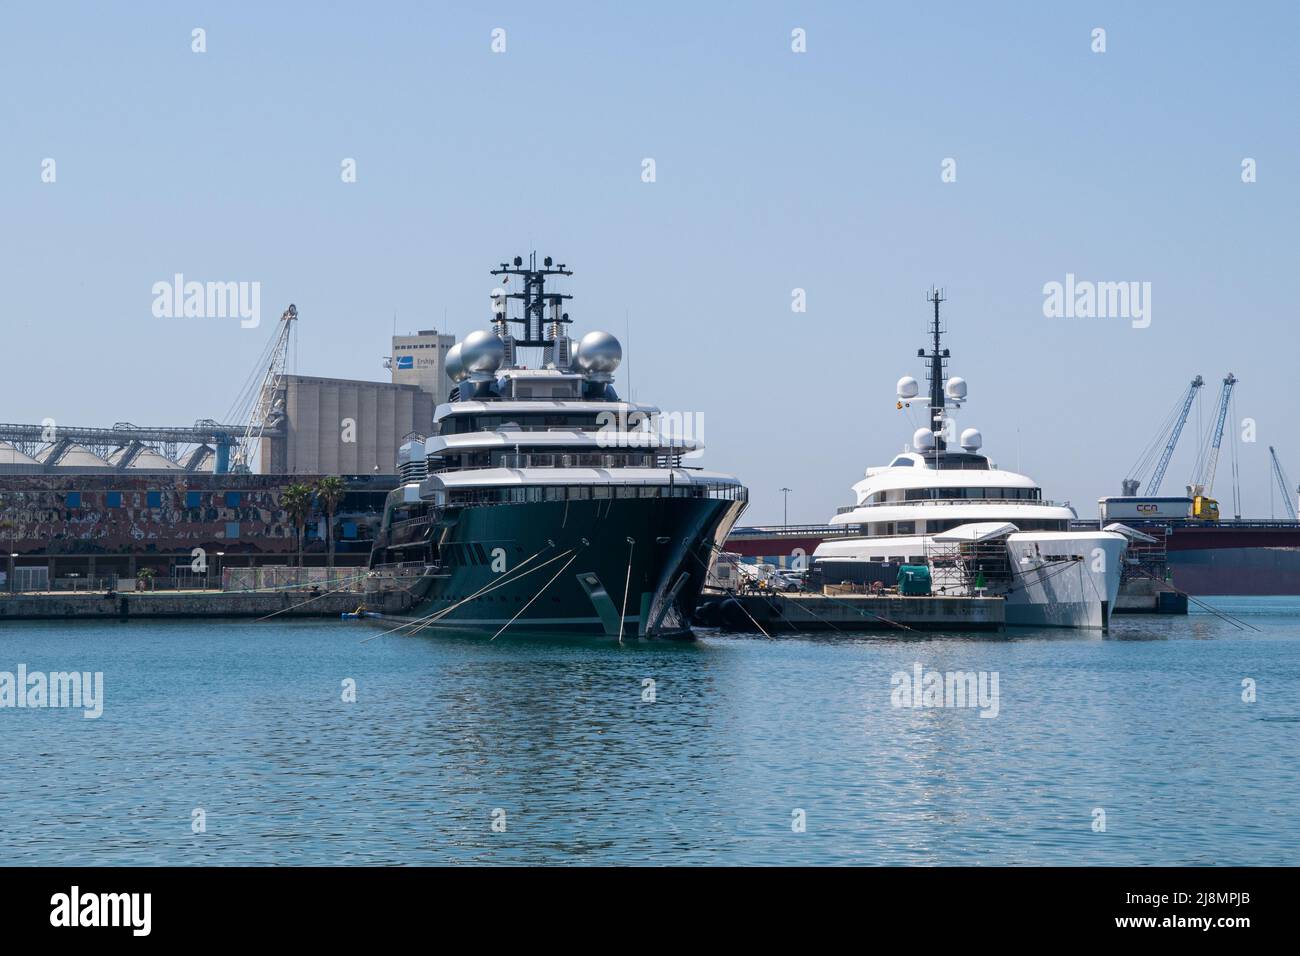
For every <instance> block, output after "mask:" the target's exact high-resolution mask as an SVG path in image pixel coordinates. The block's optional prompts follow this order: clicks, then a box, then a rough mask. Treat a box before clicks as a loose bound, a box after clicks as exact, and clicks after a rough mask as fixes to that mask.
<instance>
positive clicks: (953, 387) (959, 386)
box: [944, 375, 966, 401]
mask: <svg viewBox="0 0 1300 956" xmlns="http://www.w3.org/2000/svg"><path fill="white" fill-rule="evenodd" d="M944 391H945V392H947V393H948V397H949V398H952V399H956V400H957V401H961V400H962V399H963V398H965V397H966V380H965V379H964V378H961V377H960V376H957V375H954V376H953V377H952V378H950V379H948V384H947V385H946V386H945V387H944Z"/></svg>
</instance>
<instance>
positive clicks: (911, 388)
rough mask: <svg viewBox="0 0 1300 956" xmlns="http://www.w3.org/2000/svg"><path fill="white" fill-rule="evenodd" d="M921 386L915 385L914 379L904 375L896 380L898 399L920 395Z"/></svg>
mask: <svg viewBox="0 0 1300 956" xmlns="http://www.w3.org/2000/svg"><path fill="white" fill-rule="evenodd" d="M920 391H921V386H920V385H919V384H917V381H916V379H914V378H912V376H910V375H904V376H903V377H902V378H900V379H899V380H898V397H899V398H916V396H917V395H918V394H919V393H920Z"/></svg>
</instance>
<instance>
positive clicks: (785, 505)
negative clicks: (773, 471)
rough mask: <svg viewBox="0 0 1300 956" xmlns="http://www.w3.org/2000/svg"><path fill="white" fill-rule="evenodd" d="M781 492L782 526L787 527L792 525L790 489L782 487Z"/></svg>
mask: <svg viewBox="0 0 1300 956" xmlns="http://www.w3.org/2000/svg"><path fill="white" fill-rule="evenodd" d="M778 490H779V491H780V492H781V499H782V500H781V528H782V529H785V528H788V527H789V526H790V489H789V488H780V489H778Z"/></svg>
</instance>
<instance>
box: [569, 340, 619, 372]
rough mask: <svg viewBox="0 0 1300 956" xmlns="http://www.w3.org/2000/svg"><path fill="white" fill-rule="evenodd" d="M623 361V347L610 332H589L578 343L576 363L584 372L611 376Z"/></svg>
mask: <svg viewBox="0 0 1300 956" xmlns="http://www.w3.org/2000/svg"><path fill="white" fill-rule="evenodd" d="M621 361H623V346H621V345H619V344H618V339H616V338H614V336H612V335H610V334H609V333H608V332H588V333H587V334H586V335H584V336H583V337H582V341H581V342H579V343H578V351H577V354H576V355H575V356H574V362H575V363H577V366H578V368H580V369H581V370H582V371H584V372H588V373H592V372H594V373H596V374H599V375H609V374H610V373H612V372H613V371H614V369H616V368H618V363H619V362H621Z"/></svg>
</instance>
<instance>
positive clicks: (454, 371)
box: [443, 342, 469, 382]
mask: <svg viewBox="0 0 1300 956" xmlns="http://www.w3.org/2000/svg"><path fill="white" fill-rule="evenodd" d="M443 367H444V370H445V371H446V372H447V377H448V378H449V379H451V380H452V381H453V382H463V381H465V379H467V378H468V377H469V373H468V372H466V371H465V363H464V362H462V361H461V358H460V343H459V342H457V343H456V344H455V345H453V346H452V347H451V348H449V349H447V358H446V359H445V360H444V363H443Z"/></svg>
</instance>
